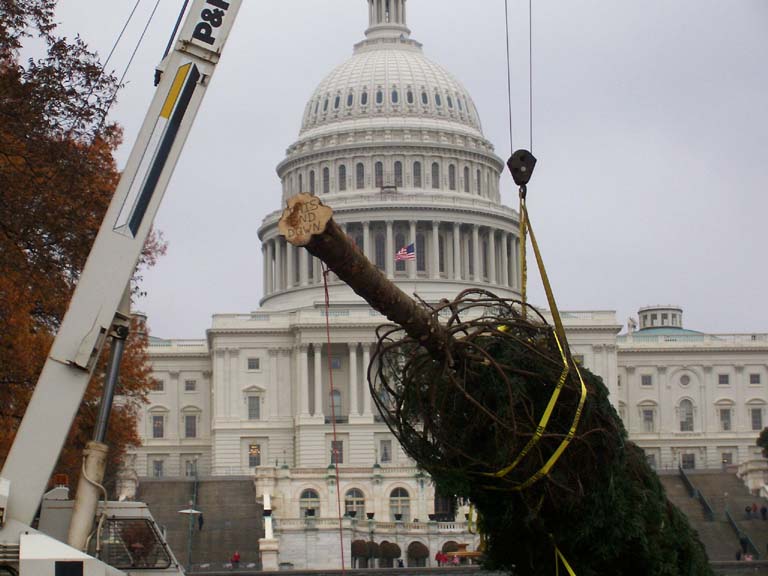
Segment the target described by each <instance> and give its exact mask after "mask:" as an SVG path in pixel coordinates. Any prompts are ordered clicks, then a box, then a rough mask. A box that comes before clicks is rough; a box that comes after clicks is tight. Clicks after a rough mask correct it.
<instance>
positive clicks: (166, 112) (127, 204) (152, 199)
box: [0, 0, 242, 544]
mask: <svg viewBox="0 0 768 576" xmlns="http://www.w3.org/2000/svg"><path fill="white" fill-rule="evenodd" d="M241 3H242V0H195V1H194V3H193V4H192V7H191V9H190V11H189V13H188V16H187V19H186V21H185V24H184V27H183V28H182V32H181V35H180V36H179V40H178V41H177V43H176V47H175V49H174V50H173V51H172V52H171V53H170V54H169V55H168V57H167V58H166V59H165V60H164V62H163V63H162V65H161V67H162V70H163V76H162V79H161V82H160V84H159V86H158V88H157V91H156V93H155V96H154V99H153V100H152V103H151V105H150V108H149V111H148V113H147V116H146V118H145V120H144V123H143V125H142V127H141V130H140V132H139V135H138V138H137V140H136V143H135V144H134V146H133V149H132V151H131V154H130V157H129V159H128V163H127V164H126V167H125V170H124V172H123V174H122V177H121V178H120V183H119V184H118V186H117V189H116V191H115V194H114V196H113V198H112V201H111V203H110V205H109V208H108V210H107V213H106V216H105V217H104V221H103V222H102V225H101V228H100V230H99V232H98V235H97V236H96V240H95V242H94V244H93V247H92V249H91V253H90V255H89V256H88V260H87V262H86V264H85V267H84V268H83V271H82V274H81V275H80V279H79V282H78V284H77V287H76V289H75V292H74V295H73V296H72V300H71V302H70V304H69V308H68V310H67V313H66V315H65V316H64V320H63V321H62V323H61V327H60V328H59V331H58V333H57V335H56V339H55V340H54V342H53V346H52V347H51V350H50V352H49V356H48V358H47V359H46V362H45V366H44V368H43V371H42V373H41V375H40V378H39V380H38V382H37V386H36V388H35V391H34V393H33V395H32V398H31V400H30V403H29V406H28V408H27V411H26V413H25V415H24V419H23V420H22V422H21V425H20V427H19V430H18V433H17V434H16V439H15V441H14V443H13V446H12V447H11V451H10V454H9V455H8V458H7V460H6V462H5V464H4V466H3V469H2V472H1V473H0V487H2V486H5V489H4V490H2V491H0V544H3V543H7V542H11V541H13V540H15V541H16V543H18V541H19V540H18V538H19V537H18V534H15V535H12V534H8V533H7V530H9V529H10V528H9V527H6V528H5V529H3V524H4V523H6V522H7V523H9V524H10V521H13V522H12V524H13V525H14V526H18V525H27V526H29V525H30V524H31V523H32V520H33V519H34V516H35V512H36V511H37V509H38V506H39V504H40V501H41V498H42V496H43V493H44V491H45V489H46V486H47V484H48V481H49V478H50V476H51V474H52V472H53V469H54V467H55V465H56V462H57V460H58V458H59V454H60V452H61V449H62V447H63V444H64V441H65V439H66V438H67V434H68V433H69V429H70V427H71V426H72V423H73V421H74V419H75V416H76V414H77V410H78V408H79V406H80V403H81V401H82V398H83V395H84V394H85V390H86V387H87V385H88V381H89V380H90V377H91V374H92V372H93V369H94V365H95V363H96V360H97V359H98V357H99V354H100V352H101V349H102V347H103V345H104V342H105V340H106V337H107V335H108V334H109V331H110V327H111V325H112V321H113V319H114V317H115V314H116V311H117V310H118V307H119V305H120V301H121V298H122V296H123V293H124V292H125V290H126V287H127V286H128V284H129V282H130V279H131V276H132V274H133V272H134V270H135V267H136V263H137V261H138V258H139V256H140V254H141V250H142V248H143V246H144V242H145V240H146V238H147V235H148V234H149V231H150V229H151V226H152V221H153V220H154V217H155V215H156V213H157V210H158V207H159V205H160V202H161V200H162V198H163V195H164V193H165V189H166V187H167V185H168V182H169V180H170V178H171V174H172V173H173V170H174V167H175V165H176V161H177V160H178V158H179V154H180V153H181V150H182V148H183V146H184V142H185V140H186V138H187V135H188V134H189V131H190V128H191V126H192V123H193V121H194V119H195V116H196V114H197V111H198V109H199V107H200V103H201V101H202V99H203V96H204V95H205V92H206V89H207V86H208V83H209V81H210V78H211V76H212V75H213V72H214V70H215V68H216V65H217V64H218V62H219V57H220V55H221V52H222V49H223V48H224V44H225V43H226V40H227V37H228V36H229V33H230V31H231V29H232V25H233V24H234V21H235V18H236V16H237V13H238V11H239V9H240V6H241ZM4 493H7V494H6V495H5V497H4ZM4 500H7V501H4Z"/></svg>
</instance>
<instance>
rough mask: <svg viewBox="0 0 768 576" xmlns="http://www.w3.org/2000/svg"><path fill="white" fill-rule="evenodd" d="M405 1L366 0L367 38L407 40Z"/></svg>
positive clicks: (408, 31) (408, 32) (408, 33)
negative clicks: (401, 38)
mask: <svg viewBox="0 0 768 576" xmlns="http://www.w3.org/2000/svg"><path fill="white" fill-rule="evenodd" d="M406 1H407V0H368V30H366V31H365V35H366V36H367V37H368V38H399V37H401V36H402V37H403V38H408V36H409V35H410V33H411V31H410V30H408V26H407V23H406V9H405V3H406Z"/></svg>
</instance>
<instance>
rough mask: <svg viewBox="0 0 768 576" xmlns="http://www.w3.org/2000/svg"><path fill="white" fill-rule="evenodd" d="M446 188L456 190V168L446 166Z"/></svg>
mask: <svg viewBox="0 0 768 576" xmlns="http://www.w3.org/2000/svg"><path fill="white" fill-rule="evenodd" d="M448 188H450V189H451V190H456V166H454V165H453V164H451V165H450V166H448Z"/></svg>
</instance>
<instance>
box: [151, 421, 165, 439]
mask: <svg viewBox="0 0 768 576" xmlns="http://www.w3.org/2000/svg"><path fill="white" fill-rule="evenodd" d="M152 438H165V416H152Z"/></svg>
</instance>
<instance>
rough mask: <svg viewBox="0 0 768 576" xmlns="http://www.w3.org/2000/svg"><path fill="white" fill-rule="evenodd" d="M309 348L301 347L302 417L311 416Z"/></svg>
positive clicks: (300, 388) (303, 345) (300, 383)
mask: <svg viewBox="0 0 768 576" xmlns="http://www.w3.org/2000/svg"><path fill="white" fill-rule="evenodd" d="M307 350H308V346H307V345H306V344H302V345H301V346H299V399H300V401H301V415H302V416H309V364H308V357H307Z"/></svg>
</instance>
